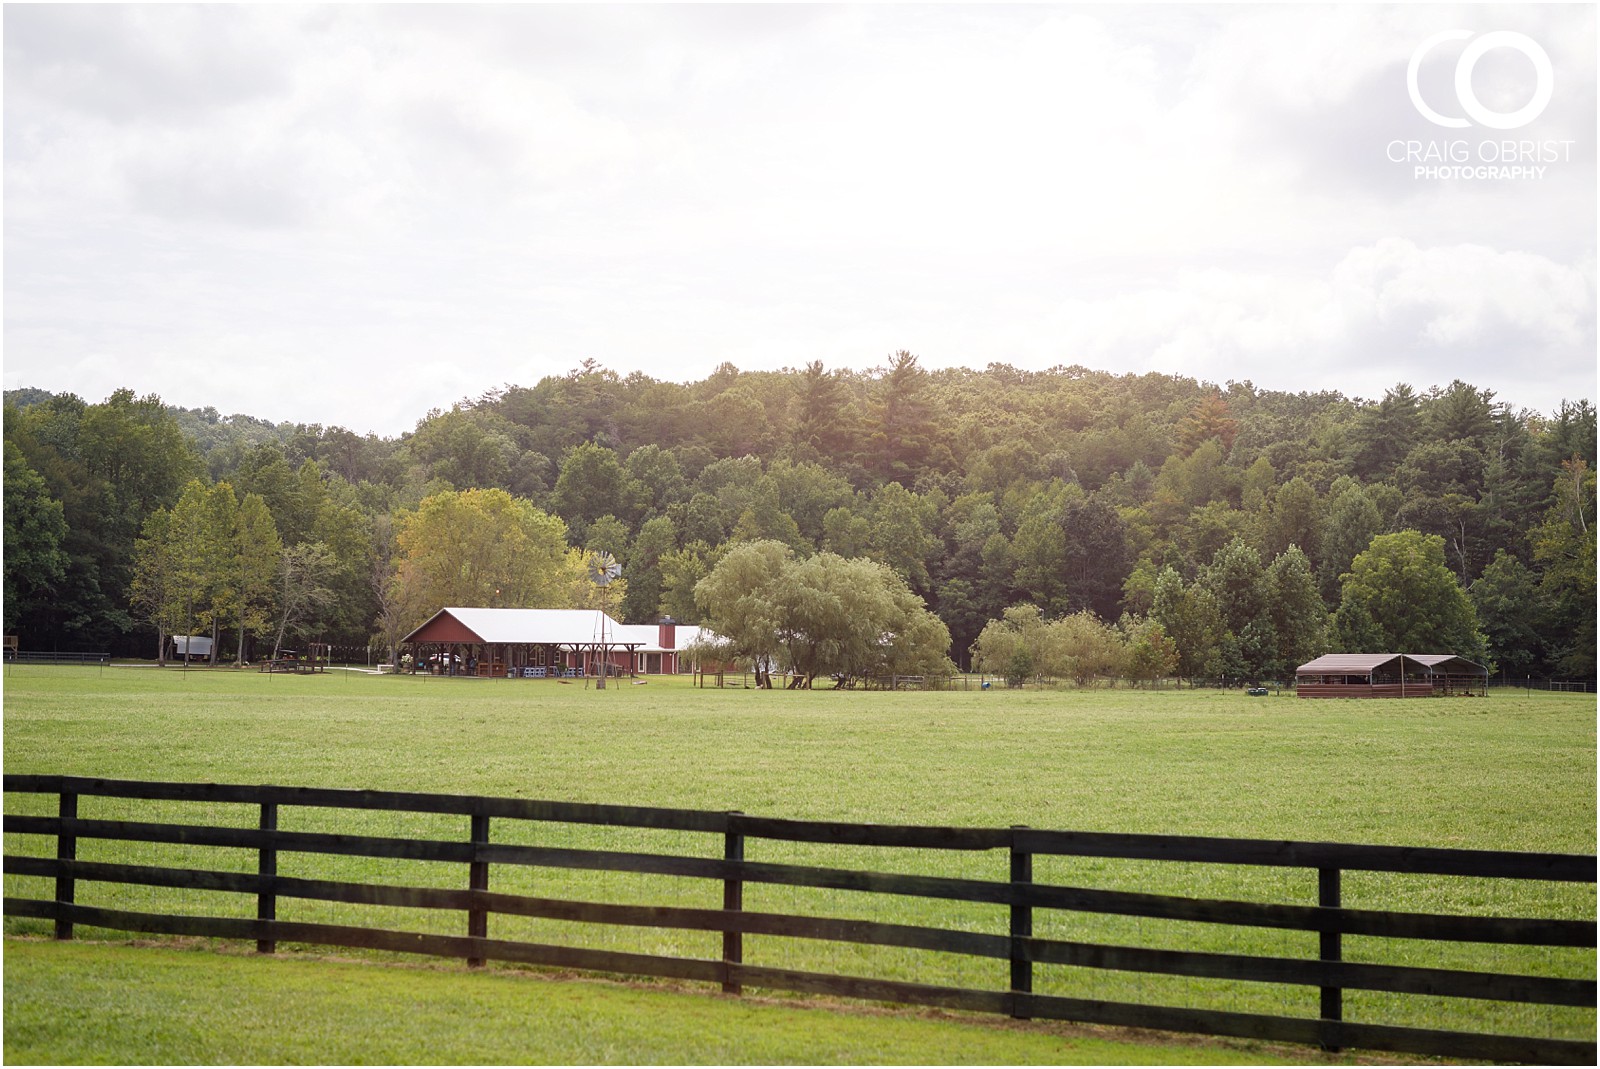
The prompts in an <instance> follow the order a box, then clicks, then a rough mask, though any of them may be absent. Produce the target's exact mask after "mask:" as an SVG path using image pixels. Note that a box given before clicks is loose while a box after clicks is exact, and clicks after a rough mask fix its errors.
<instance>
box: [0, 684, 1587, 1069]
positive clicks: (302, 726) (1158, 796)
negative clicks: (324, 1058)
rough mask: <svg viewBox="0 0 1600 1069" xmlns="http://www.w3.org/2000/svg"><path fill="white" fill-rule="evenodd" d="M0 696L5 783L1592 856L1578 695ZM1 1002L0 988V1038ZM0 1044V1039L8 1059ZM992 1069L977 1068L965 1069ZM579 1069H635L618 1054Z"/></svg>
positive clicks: (754, 850)
mask: <svg viewBox="0 0 1600 1069" xmlns="http://www.w3.org/2000/svg"><path fill="white" fill-rule="evenodd" d="M4 685H5V769H6V771H7V772H13V773H15V772H59V773H75V774H82V775H97V776H108V777H125V778H135V779H169V780H187V781H211V782H237V783H278V784H287V785H306V786H326V787H364V788H378V789H394V790H413V791H437V792H447V793H470V794H489V795H504V796H512V797H527V798H549V799H559V800H568V801H583V802H599V803H618V804H634V805H652V806H671V807H686V808H703V809H739V810H743V811H744V812H747V813H752V814H758V815H764V816H781V817H797V818H812V819H826V820H859V821H875V822H883V823H921V824H948V825H974V826H1005V825H1010V824H1028V825H1032V826H1034V827H1041V828H1065V829H1075V830H1090V831H1119V832H1150V833H1167V834H1188V835H1226V836H1241V837H1253V838H1271V839H1310V840H1325V841H1337V842H1351V843H1385V844H1395V845H1414V846H1454V847H1472V848H1485V849H1510V850H1549V851H1564V852H1575V853H1593V852H1594V851H1595V826H1596V825H1595V817H1596V815H1595V722H1596V720H1595V700H1594V698H1593V697H1592V696H1585V695H1559V694H1543V693H1526V692H1519V691H1506V692H1496V693H1495V694H1493V695H1491V696H1490V697H1488V698H1455V699H1431V700H1410V701H1364V702H1362V701H1301V700H1298V699H1295V698H1293V697H1292V696H1290V695H1288V694H1285V695H1282V696H1271V697H1266V698H1250V697H1247V696H1245V695H1243V694H1241V693H1240V692H1238V691H1228V692H1223V691H1215V690H1187V689H1185V690H1162V691H1138V690H1129V689H1111V690H1105V689H1100V690H1089V691H1078V690H1074V689H1062V690H1049V689H1040V690H1035V689H1023V690H1007V689H1004V688H997V689H993V690H989V691H980V690H970V691H960V690H958V691H952V692H933V693H921V692H896V693H884V692H844V691H841V692H832V691H819V692H810V693H805V692H795V693H789V692H757V691H747V690H742V689H740V690H733V689H728V690H700V689H696V688H694V687H692V686H690V685H689V682H688V681H687V680H665V679H659V678H657V679H651V680H650V681H649V682H648V683H646V684H644V685H640V686H635V685H631V684H629V683H628V682H626V681H624V682H622V683H621V684H620V685H616V684H613V686H611V687H609V688H608V689H607V690H605V691H597V690H595V689H593V688H592V687H585V686H584V685H583V684H582V683H581V682H574V683H568V684H563V683H559V682H556V681H553V680H478V679H472V680H466V679H463V680H451V679H438V678H428V677H377V676H369V675H363V674H359V673H344V672H331V673H328V674H326V675H318V676H314V677H312V676H282V675H277V676H263V675H259V674H256V673H254V672H244V673H236V672H234V671H232V670H219V671H216V672H210V671H193V670H191V671H189V672H187V673H185V672H181V671H178V670H175V669H166V670H156V669H152V668H140V667H111V668H105V669H94V668H89V669H80V668H60V667H34V666H22V665H14V666H8V667H7V668H6V669H5V675H4ZM50 804H51V803H50V801H49V800H48V799H41V798H32V797H27V796H21V795H8V796H7V798H6V808H7V812H48V811H50V810H49V806H50ZM81 815H83V816H104V817H118V816H125V817H127V818H128V819H181V820H191V821H204V822H213V823H235V824H239V825H248V824H252V823H253V821H254V820H255V813H254V812H253V811H246V809H245V808H244V807H228V806H209V807H208V806H195V805H181V804H173V805H167V806H162V805H156V804H152V803H132V802H119V801H116V800H85V802H84V803H83V808H82V809H81ZM281 826H283V827H285V828H297V829H305V830H312V829H316V830H332V829H334V828H338V829H339V830H341V831H347V832H354V833H364V834H379V835H382V834H421V835H427V836H432V837H439V838H463V837H465V835H466V820H465V818H444V817H408V816H403V815H395V814H381V813H373V814H360V813H344V814H333V813H330V812H327V811H318V810H292V811H285V813H284V814H283V817H282V824H281ZM493 837H494V839H495V840H496V841H500V842H539V843H542V844H546V845H570V846H580V847H595V848H601V849H621V850H627V849H648V850H656V851H663V852H674V853H685V854H693V855H699V856H708V857H709V856H720V850H721V845H722V844H721V840H720V838H715V837H711V836H703V835H702V836H697V835H694V834H692V833H662V832H647V831H627V830H618V829H603V828H581V827H579V828H568V827H552V826H522V825H517V824H514V823H513V822H510V821H497V822H496V823H495V826H494V832H493ZM714 838H715V841H713V839H714ZM46 848H47V847H46V845H45V844H44V843H43V842H42V841H31V840H30V837H24V836H8V837H7V843H6V849H7V852H16V853H38V852H40V851H41V850H43V849H46ZM246 854H247V852H245V851H238V850H234V851H227V850H222V849H215V848H213V849H206V848H185V847H177V846H159V845H148V846H143V845H140V846H129V845H118V844H109V843H83V844H80V854H79V856H80V857H84V858H86V859H91V860H124V861H130V862H137V863H148V864H185V865H194V866H197V867H206V868H234V869H240V870H248V869H250V868H251V867H252V866H253V864H254V857H253V855H250V856H246ZM747 856H748V857H749V858H751V859H752V860H759V861H798V862H812V863H817V864H823V865H830V866H841V867H862V868H875V869H879V870H884V871H897V872H907V873H929V874H938V875H951V876H969V877H977V878H986V879H1004V878H1005V876H1006V865H1007V861H1006V858H1005V857H1004V856H1003V855H1002V854H1000V853H999V852H994V853H987V854H939V853H935V852H926V851H876V852H869V851H865V850H857V849H853V848H847V847H822V846H808V845H799V844H782V843H770V842H761V841H756V842H751V843H750V844H749V845H748V848H747ZM280 872H282V873H283V874H285V875H304V876H311V875H316V876H319V877H322V878H334V879H338V878H349V879H361V880H366V881H381V882H392V883H403V884H414V885H436V886H460V885H461V884H462V882H463V881H464V873H463V871H462V869H461V867H460V866H446V865H439V864H435V863H426V862H411V863H408V862H394V861H386V860H376V859H374V860H364V859H355V858H327V857H310V856H303V855H285V856H284V857H283V858H282V859H280ZM1035 879H1036V880H1038V881H1040V882H1049V883H1061V884H1070V885H1076V886H1100V887H1117V888H1127V889H1134V890H1148V891H1158V892H1166V893H1180V894H1192V895H1197V896H1203V897H1222V898H1236V899H1248V900H1258V901H1275V902H1291V903H1300V904H1313V903H1314V902H1315V900H1316V897H1315V896H1316V888H1315V874H1314V873H1300V872H1277V871H1273V870H1247V869H1242V868H1229V867H1225V866H1204V865H1155V864H1148V863H1132V862H1113V861H1098V860H1074V859H1044V858H1041V859H1037V860H1036V863H1035ZM491 888H492V889H493V890H496V891H508V892H521V893H529V894H539V895H546V896H557V897H572V898H580V899H585V900H592V901H616V902H641V903H645V902H649V903H658V904H659V903H674V904H684V905H696V906H709V907H715V906H720V894H721V891H720V885H716V884H713V883H711V882H710V881H695V880H686V879H678V878H671V877H651V876H639V875H611V874H600V873H586V872H569V871H563V870H545V869H537V870H536V869H512V868H511V867H509V866H498V867H496V868H495V869H494V871H493V875H492V878H491ZM6 893H7V894H8V895H27V896H35V897H48V888H47V887H46V886H45V884H44V881H41V880H38V879H28V878H24V877H14V876H7V877H6ZM79 900H80V901H82V902H86V903H89V904H94V905H104V906H109V907H113V908H128V909H150V910H158V911H163V912H184V911H193V912H200V911H202V910H203V911H207V912H215V913H220V914H223V915H238V916H247V915H253V910H254V902H253V901H252V900H249V899H246V898H245V897H244V896H228V895H222V894H215V893H204V892H181V891H171V890H166V889H159V888H133V887H122V888H117V887H110V886H105V885H95V884H80V887H79ZM1344 900H1345V904H1346V905H1349V906H1354V907H1357V908H1382V909H1410V910H1420V911H1427V912H1434V911H1440V912H1463V913H1474V912H1482V913H1502V914H1505V915H1545V916H1563V917H1583V918H1593V917H1594V915H1595V912H1594V911H1595V898H1594V892H1593V890H1592V888H1590V887H1588V886H1582V887H1570V886H1560V885H1548V884H1524V885H1520V886H1511V885H1500V884H1495V883H1493V882H1491V881H1472V880H1460V879H1448V878H1432V877H1428V878H1423V877H1393V876H1380V875H1371V874H1361V873H1349V874H1346V877H1345V883H1344ZM745 906H746V908H748V909H752V910H774V911H781V912H815V913H817V914H819V915H826V916H842V917H861V918H867V919H881V920H886V921H894V922H897V923H907V924H936V925H942V926H947V927H949V926H954V927H966V928H970V929H972V930H975V931H989V932H996V933H1000V932H1004V931H1005V930H1006V927H1005V925H1006V915H1005V911H1004V909H1003V908H1002V907H993V906H983V905H964V904H957V903H946V902H940V901H936V900H919V899H902V898H863V897H862V896H859V895H852V894H851V893H849V892H835V891H821V890H807V889H789V888H777V887H763V886H758V885H749V886H747V887H746V891H745ZM279 916H280V917H284V918H286V919H298V920H318V921H330V922H336V923H362V924H379V925H382V926H391V925H392V926H395V927H401V926H404V927H406V928H408V929H412V930H421V931H436V932H441V933H449V934H462V933H463V932H464V919H463V918H462V917H460V916H459V915H451V914H440V913H433V914H428V913H425V912H423V911H402V910H380V909H374V908H372V907H359V906H351V905H341V904H334V903H314V902H297V901H291V900H281V901H280V903H279ZM6 930H7V931H8V933H21V934H42V933H43V932H44V931H45V926H44V925H42V924H40V923H39V922H32V921H27V920H8V921H7V922H6ZM1035 931H1036V934H1038V935H1041V936H1046V937H1057V938H1071V939H1088V940H1092V941H1103V942H1111V943H1121V944H1126V945H1143V946H1165V947H1174V948H1183V949H1196V950H1217V951H1222V952H1253V953H1274V954H1282V955H1286V956H1305V957H1313V956H1315V953H1316V943H1315V937H1314V936H1312V935H1310V934H1305V933H1292V932H1271V931H1259V930H1254V929H1244V928H1234V927H1229V926H1219V925H1211V926H1202V925H1193V924H1180V923H1178V922H1163V921H1148V920H1146V921H1141V920H1138V919H1135V918H1114V917H1094V916H1088V915H1080V914H1063V913H1055V912H1047V911H1039V913H1038V914H1037V915H1036V919H1035ZM83 934H85V935H92V936H96V937H102V936H108V933H95V932H85V933H83ZM489 934H490V935H491V936H492V937H499V938H526V939H537V940H539V941H545V942H573V943H577V944H581V945H586V946H596V947H602V948H606V949H618V950H633V951H644V952H651V953H667V954H678V955H688V956H696V957H706V958H715V957H717V956H718V947H719V945H720V944H719V942H718V937H717V936H715V935H704V934H696V933H677V932H673V931H667V930H655V929H612V928H601V927H597V926H581V925H571V924H563V923H562V922H555V921H539V920H532V919H523V918H508V917H499V916H496V917H493V918H491V921H490V932H489ZM109 937H110V938H122V937H118V936H109ZM15 945H16V944H15V943H12V944H11V946H15ZM1345 954H1346V957H1347V958H1348V959H1351V960H1373V961H1387V962H1394V963H1401V964H1426V965H1438V966H1443V967H1451V968H1469V969H1491V970H1495V971H1513V972H1529V973H1539V974H1545V975H1552V974H1554V975H1569V976H1587V977H1592V976H1594V973H1595V955H1594V952H1593V951H1592V950H1586V951H1572V952H1558V951H1545V950H1527V949H1519V948H1512V947H1496V946H1488V947H1474V946H1465V945H1451V946H1445V947H1439V946H1428V945H1424V944H1416V945H1412V944H1409V943H1407V944H1399V945H1397V944H1396V943H1395V942H1394V941H1386V940H1376V939H1356V938H1348V939H1347V940H1346V941H1345ZM745 956H746V960H747V961H749V962H751V963H753V964H761V965H774V966H782V967H788V968H800V969H813V970H818V971H831V972H840V973H845V974H849V975H858V976H880V977H885V978H892V979H908V980H918V981H922V982H929V983H937V984H953V985H971V986H985V987H991V988H1003V987H1004V986H1005V977H1006V972H1005V970H1006V965H1005V963H1003V962H998V961H982V960H973V959H966V958H960V957H956V956H952V955H943V954H935V953H930V952H923V951H912V950H895V949H878V948H862V947H855V946H849V945H842V944H841V945H835V944H829V943H818V942H813V941H805V940H780V939H776V938H770V937H750V936H747V937H746V939H745ZM30 967H31V966H30ZM500 971H502V970H496V969H490V970H489V973H490V974H493V973H496V972H500ZM1035 985H1036V988H1035V989H1036V990H1038V991H1040V992H1041V993H1046V994H1064V995H1072V996H1075V997H1086V998H1096V999H1108V1000H1130V1001H1146V1002H1151V1003H1158V1004H1163V1005H1171V1006H1197V1007H1198V1006H1204V1007H1215V1008H1226V1009H1236V1010H1243V1011H1249V1012H1261V1013H1289V1014H1296V1015H1310V1016H1314V1015H1315V1012H1316V1010H1315V1006H1316V999H1317V993H1316V991H1315V989H1305V988H1297V987H1292V986H1288V985H1270V984H1250V983H1242V982H1225V981H1209V980H1188V979H1179V978H1163V977H1156V976H1143V975H1140V974H1124V973H1115V972H1103V971H1094V970H1085V969H1071V968H1065V967H1055V966H1040V967H1038V968H1037V969H1036V980H1035ZM12 987H13V985H12V984H11V983H9V982H8V983H7V999H8V1006H7V1008H8V1022H9V1021H10V1020H11V1013H10V1012H9V1011H10V1010H11V1006H10V999H11V997H12ZM1346 1017H1347V1019H1350V1020H1372V1021H1378V1020H1381V1021H1384V1022H1385V1023H1394V1024H1412V1025H1419V1026H1425V1027H1465V1028H1472V1029H1480V1028H1487V1029H1490V1030H1495V1031H1507V1032H1517V1033H1522V1034H1529V1035H1550V1036H1560V1037H1564V1038H1592V1037H1593V1035H1594V1027H1595V1023H1594V1021H1595V1015H1594V1012H1593V1011H1592V1010H1561V1009H1548V1008H1540V1007H1523V1006H1519V1005H1515V1004H1500V1003H1462V1002H1461V1001H1459V1000H1441V999H1428V998H1423V997H1420V996H1400V995H1386V994H1376V993H1373V994H1366V993H1357V992H1347V994H1346ZM11 1043H12V1027H11V1025H10V1024H9V1023H8V1025H7V1053H8V1057H9V1056H10V1053H11ZM662 1049H663V1050H666V1049H668V1048H666V1047H663V1048H662ZM664 1057H665V1056H664ZM1009 1057H1010V1056H1009V1055H1007V1056H1002V1055H1000V1054H998V1053H997V1054H996V1055H995V1057H994V1058H993V1059H991V1060H1001V1061H1003V1060H1008V1059H1009ZM1152 1057H1153V1058H1154V1059H1155V1060H1165V1058H1164V1057H1163V1056H1152ZM750 1058H751V1059H753V1060H759V1058H760V1055H754V1054H752V1055H750ZM1016 1059H1017V1060H1028V1059H1027V1058H1025V1057H1024V1056H1022V1055H1017V1056H1016ZM247 1060H248V1059H247ZM268 1060H270V1059H268ZM363 1060H367V1059H363ZM379 1060H382V1059H381V1058H380V1059H379ZM485 1060H496V1059H493V1058H485ZM554 1060H565V1059H563V1058H561V1057H555V1058H554ZM576 1060H589V1059H584V1058H582V1057H579V1058H577V1059H576ZM605 1060H654V1059H649V1058H643V1057H639V1056H637V1054H634V1055H623V1056H620V1057H619V1058H617V1059H605ZM665 1060H694V1059H680V1058H677V1057H675V1056H674V1057H666V1058H665ZM730 1060H742V1059H740V1058H730ZM824 1060H826V1059H824ZM844 1060H853V1059H844ZM863 1060H894V1059H893V1058H890V1057H885V1058H883V1059H875V1058H872V1057H871V1056H866V1057H865V1058H864V1059H863ZM932 1060H936V1061H937V1060H944V1059H942V1058H934V1059H932Z"/></svg>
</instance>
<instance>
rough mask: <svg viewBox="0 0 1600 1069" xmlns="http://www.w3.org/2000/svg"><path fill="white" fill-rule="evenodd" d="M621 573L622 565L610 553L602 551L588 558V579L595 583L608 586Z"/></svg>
mask: <svg viewBox="0 0 1600 1069" xmlns="http://www.w3.org/2000/svg"><path fill="white" fill-rule="evenodd" d="M621 574H622V565H620V564H618V563H617V559H616V558H615V557H613V556H612V555H611V554H609V553H606V552H604V551H602V552H599V553H596V554H594V556H592V557H590V558H589V581H590V582H592V583H594V584H595V585H597V586H610V585H611V582H612V580H614V579H615V578H616V577H617V576H619V575H621Z"/></svg>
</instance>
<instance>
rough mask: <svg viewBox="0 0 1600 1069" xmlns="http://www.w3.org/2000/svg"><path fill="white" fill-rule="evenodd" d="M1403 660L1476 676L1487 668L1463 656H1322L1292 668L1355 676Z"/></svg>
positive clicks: (1327, 654)
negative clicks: (1449, 665) (1455, 666)
mask: <svg viewBox="0 0 1600 1069" xmlns="http://www.w3.org/2000/svg"><path fill="white" fill-rule="evenodd" d="M1398 658H1404V659H1405V660H1408V661H1410V662H1411V663H1412V664H1414V665H1418V666H1420V667H1422V668H1424V669H1429V668H1437V667H1439V666H1440V665H1442V664H1445V663H1446V662H1449V661H1457V662H1460V664H1462V665H1465V666H1469V667H1471V668H1472V669H1473V670H1474V671H1476V672H1478V673H1480V674H1487V672H1488V669H1486V668H1485V667H1484V666H1483V665H1481V664H1478V663H1477V662H1476V661H1469V660H1467V659H1466V658H1465V657H1458V656H1456V655H1455V654H1453V653H1325V654H1323V655H1322V656H1321V657H1318V658H1317V659H1316V660H1314V661H1307V662H1306V663H1305V664H1303V665H1301V666H1300V667H1299V668H1296V669H1295V673H1296V674H1300V673H1304V674H1306V675H1316V674H1318V673H1320V674H1323V675H1341V674H1342V675H1359V674H1361V673H1363V672H1373V671H1376V670H1377V669H1378V668H1380V667H1382V666H1383V665H1386V664H1388V663H1389V662H1390V661H1393V660H1396V659H1398Z"/></svg>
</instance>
